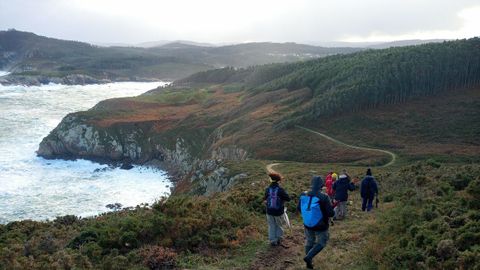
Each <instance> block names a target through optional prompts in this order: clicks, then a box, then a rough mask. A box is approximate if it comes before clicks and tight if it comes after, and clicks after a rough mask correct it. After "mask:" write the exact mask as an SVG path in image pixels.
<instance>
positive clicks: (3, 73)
mask: <svg viewBox="0 0 480 270" xmlns="http://www.w3.org/2000/svg"><path fill="white" fill-rule="evenodd" d="M8 74H10V72H8V71H3V70H0V77H2V76H7V75H8Z"/></svg>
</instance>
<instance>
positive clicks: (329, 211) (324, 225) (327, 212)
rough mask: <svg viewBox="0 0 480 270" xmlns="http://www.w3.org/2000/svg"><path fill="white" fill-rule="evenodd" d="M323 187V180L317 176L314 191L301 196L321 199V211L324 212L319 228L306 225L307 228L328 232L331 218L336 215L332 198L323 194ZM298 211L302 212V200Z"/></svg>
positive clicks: (313, 181)
mask: <svg viewBox="0 0 480 270" xmlns="http://www.w3.org/2000/svg"><path fill="white" fill-rule="evenodd" d="M322 187H323V180H322V179H321V178H320V177H319V176H315V177H313V179H312V189H311V190H310V191H308V192H303V193H302V194H300V197H301V196H315V197H317V198H318V199H319V201H320V209H321V210H322V215H323V218H322V222H320V224H318V225H317V226H315V227H313V228H311V227H307V226H305V225H304V227H305V228H307V229H309V230H313V231H325V230H328V227H329V225H330V218H331V217H333V216H334V215H335V212H334V211H333V207H332V204H331V203H330V198H329V197H328V196H327V195H326V194H323V193H322V192H321V191H320V190H321V189H322ZM297 210H298V211H299V212H302V207H301V201H300V198H299V199H298V205H297Z"/></svg>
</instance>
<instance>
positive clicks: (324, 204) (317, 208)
mask: <svg viewBox="0 0 480 270" xmlns="http://www.w3.org/2000/svg"><path fill="white" fill-rule="evenodd" d="M322 186H323V180H322V178H321V177H320V176H314V177H313V178H312V188H311V190H310V191H308V192H304V193H302V194H301V195H300V199H299V202H298V206H297V210H298V211H300V212H301V214H302V219H303V226H304V227H305V257H304V258H303V260H304V261H305V263H306V264H307V268H309V269H313V258H314V257H315V255H317V254H318V253H319V252H320V251H322V249H323V248H324V247H325V246H326V245H327V241H328V237H329V236H328V226H329V219H330V217H333V216H334V214H335V213H334V211H333V209H332V205H331V204H330V199H329V198H328V196H327V195H326V194H324V193H321V192H320V190H321V188H322Z"/></svg>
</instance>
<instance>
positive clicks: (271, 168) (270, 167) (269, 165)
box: [267, 163, 280, 173]
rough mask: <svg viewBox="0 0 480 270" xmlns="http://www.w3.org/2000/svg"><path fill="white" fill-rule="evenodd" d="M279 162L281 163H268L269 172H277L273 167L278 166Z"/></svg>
mask: <svg viewBox="0 0 480 270" xmlns="http://www.w3.org/2000/svg"><path fill="white" fill-rule="evenodd" d="M278 164H280V163H271V164H268V165H267V172H269V173H270V172H276V171H275V170H274V169H273V167H275V166H277V165H278Z"/></svg>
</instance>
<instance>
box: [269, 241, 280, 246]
mask: <svg viewBox="0 0 480 270" xmlns="http://www.w3.org/2000/svg"><path fill="white" fill-rule="evenodd" d="M270 246H271V247H276V246H278V242H270Z"/></svg>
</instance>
